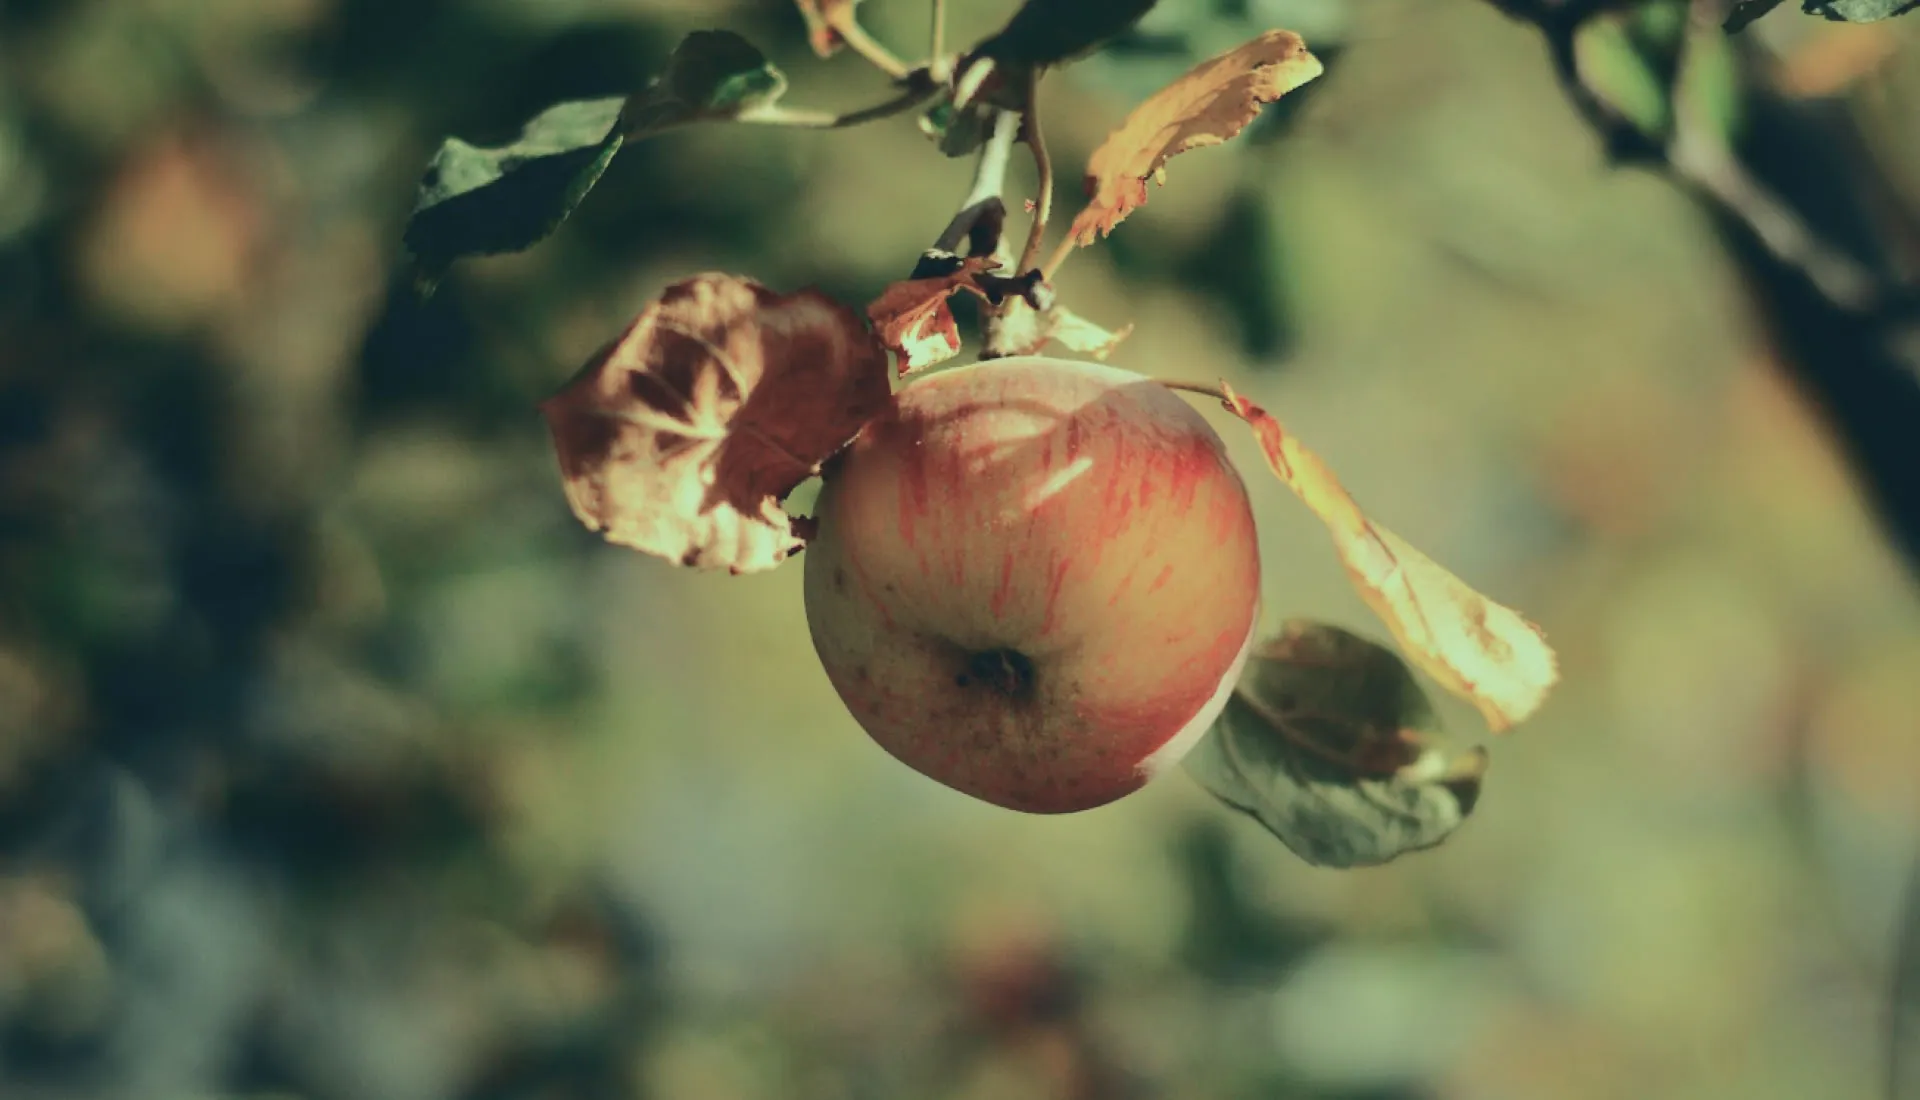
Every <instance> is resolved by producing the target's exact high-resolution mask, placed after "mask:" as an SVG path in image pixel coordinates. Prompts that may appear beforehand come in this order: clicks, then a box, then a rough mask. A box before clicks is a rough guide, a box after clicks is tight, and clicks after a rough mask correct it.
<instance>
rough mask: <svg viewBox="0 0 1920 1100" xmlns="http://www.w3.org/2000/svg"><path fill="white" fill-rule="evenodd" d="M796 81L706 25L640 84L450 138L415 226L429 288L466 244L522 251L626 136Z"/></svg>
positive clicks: (760, 99)
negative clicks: (513, 134) (499, 133)
mask: <svg viewBox="0 0 1920 1100" xmlns="http://www.w3.org/2000/svg"><path fill="white" fill-rule="evenodd" d="M786 89H787V78H786V76H785V75H783V74H782V73H781V72H780V70H779V69H776V68H774V67H773V65H771V64H769V63H768V61H767V59H766V57H765V56H764V55H763V54H761V52H760V51H759V50H757V49H755V48H754V47H753V44H752V43H750V42H748V41H747V40H746V39H744V38H741V37H740V36H739V35H737V34H734V33H732V32H731V31H696V32H694V33H693V34H690V35H688V36H687V37H686V38H684V39H682V40H681V42H680V44H679V45H678V46H676V47H675V48H674V51H673V55H672V56H671V57H670V58H668V60H667V68H666V71H665V72H664V73H662V74H661V75H660V76H659V78H657V79H656V80H654V82H653V83H652V84H651V85H649V86H648V87H647V88H646V89H645V90H643V91H640V92H637V93H635V94H634V95H631V96H628V97H626V98H624V99H622V98H620V97H614V98H610V99H589V100H576V101H573V102H568V103H561V104H557V105H555V106H553V107H549V108H547V109H546V110H545V111H542V112H541V113H540V114H539V115H538V116H537V117H535V118H534V120H533V121H532V122H529V123H527V125H526V127H525V128H524V129H523V130H521V131H520V136H519V137H518V138H516V139H515V140H514V141H512V142H510V143H508V144H506V145H502V146H499V147H496V148H483V147H480V146H476V145H469V144H468V143H466V142H464V141H461V140H460V139H459V138H448V139H447V140H446V141H445V142H444V143H443V144H442V145H441V146H440V151H439V152H438V153H436V154H435V155H434V158H433V161H432V163H431V164H429V165H428V167H427V173H426V176H425V177H424V178H423V179H422V180H421V181H420V192H419V196H418V198H417V199H416V200H415V201H414V206H413V216H412V217H411V218H409V219H408V221H407V229H406V235H405V238H404V240H405V243H406V247H407V251H409V252H411V253H412V254H413V257H414V260H415V262H416V263H417V264H418V265H419V269H420V282H421V285H422V287H423V289H431V287H432V285H433V283H434V282H435V281H436V280H438V279H439V277H440V276H441V275H442V274H443V273H444V272H445V271H446V269H447V267H448V266H449V265H451V264H452V263H453V261H455V260H457V259H459V258H461V257H463V256H484V255H490V254H493V253H499V252H517V251H519V250H520V249H523V248H526V247H528V246H529V245H532V244H535V243H536V242H538V241H540V240H541V239H543V238H545V237H546V236H548V235H549V234H551V233H552V232H553V231H554V230H555V229H557V228H559V227H560V223H561V222H563V221H565V220H566V219H567V217H568V215H570V214H572V213H573V211H574V208H575V207H577V206H579V205H580V201H581V200H582V199H584V198H585V197H586V194H587V192H588V191H590V190H592V189H593V185H594V184H596V183H598V182H599V181H600V177H601V175H602V174H604V173H605V172H606V170H607V166H608V165H609V164H611V163H613V158H614V156H615V155H616V154H617V153H619V151H620V149H621V147H622V145H624V144H625V143H626V142H628V141H632V140H635V139H637V138H642V137H646V136H649V135H652V134H657V133H660V132H661V131H663V130H669V129H672V128H674V127H676V126H684V125H686V124H688V123H693V122H705V121H715V120H726V119H735V118H743V117H753V116H754V115H755V113H756V112H761V111H765V110H769V109H771V108H772V107H773V103H774V101H775V100H777V99H779V98H780V96H781V94H782V93H784V92H785V91H786Z"/></svg>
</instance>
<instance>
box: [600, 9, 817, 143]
mask: <svg viewBox="0 0 1920 1100" xmlns="http://www.w3.org/2000/svg"><path fill="white" fill-rule="evenodd" d="M786 90H787V78H786V74H784V73H782V72H781V71H780V70H779V69H777V68H774V66H773V65H772V63H770V62H769V61H768V60H767V58H766V55H764V54H762V53H761V52H760V51H759V50H758V49H755V48H754V45H753V43H751V42H748V41H747V40H746V39H744V38H742V37H740V36H739V35H737V34H734V33H733V32H732V31H695V32H694V33H692V34H690V35H688V36H687V37H686V38H684V39H682V40H681V42H680V45H678V46H676V47H674V51H673V56H672V57H671V58H669V59H668V60H667V71H666V73H665V74H663V75H662V76H661V77H660V79H659V80H656V81H654V82H653V84H652V85H651V86H650V87H648V88H647V89H646V90H645V91H643V92H640V93H638V94H636V95H635V96H633V98H632V99H630V100H629V101H628V102H627V113H626V135H627V137H628V138H630V139H631V138H635V137H639V136H641V135H643V134H650V133H657V132H659V131H661V130H665V129H668V128H670V127H674V126H681V125H685V124H686V123H689V122H702V121H713V120H725V119H730V118H739V117H740V116H741V115H743V114H746V113H748V112H750V111H752V110H753V109H755V108H757V107H766V106H769V105H771V104H772V103H773V102H774V101H775V100H777V99H779V98H780V96H781V95H782V94H784V93H785V92H786Z"/></svg>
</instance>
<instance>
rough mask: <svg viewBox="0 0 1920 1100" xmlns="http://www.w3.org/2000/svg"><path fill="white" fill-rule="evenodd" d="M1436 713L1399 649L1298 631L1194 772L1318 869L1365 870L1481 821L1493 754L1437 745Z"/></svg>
mask: <svg viewBox="0 0 1920 1100" xmlns="http://www.w3.org/2000/svg"><path fill="white" fill-rule="evenodd" d="M1439 730H1440V722H1439V719H1438V718H1437V717H1436V716H1435V714H1434V711H1433V705H1432V703H1430V702H1429V701H1428V699H1427V697H1426V694H1425V693H1424V692H1422V691H1421V690H1420V685H1419V684H1417V683H1415V682H1414V679H1413V674H1412V673H1411V672H1410V671H1408V669H1407V666H1406V664H1405V663H1404V662H1402V661H1401V660H1400V658H1399V657H1398V656H1397V655H1396V654H1394V653H1393V652H1392V651H1391V650H1389V649H1387V648H1385V647H1383V646H1380V645H1376V644H1374V643H1373V642H1370V641H1367V640H1366V639H1364V638H1361V637H1359V636H1357V635H1354V634H1350V633H1348V632H1347V631H1345V630H1341V629H1340V628H1338V627H1334V626H1329V625H1326V624H1323V623H1306V622H1294V623H1289V624H1287V628H1286V630H1285V631H1284V632H1283V633H1282V635H1281V637H1280V638H1278V639H1276V640H1275V641H1273V642H1270V643H1268V644H1267V645H1266V646H1264V647H1263V648H1262V649H1261V650H1260V651H1258V652H1256V653H1255V654H1254V656H1253V657H1252V658H1251V659H1250V660H1249V661H1248V665H1247V670H1246V672H1245V673H1244V674H1243V675H1242V676H1241V680H1240V686H1239V689H1238V691H1237V692H1236V693H1235V695H1234V698H1233V699H1232V700H1231V701H1230V702H1229V703H1228V704H1227V709H1226V710H1225V711H1224V712H1222V714H1221V716H1220V718H1219V719H1218V720H1217V721H1216V722H1215V723H1214V726H1213V729H1212V730H1210V731H1208V733H1207V736H1206V737H1205V738H1204V739H1203V740H1202V741H1201V742H1200V743H1199V744H1198V745H1197V746H1195V747H1194V749H1193V751H1192V752H1191V753H1189V754H1188V756H1187V758H1186V760H1185V766H1186V769H1187V771H1188V773H1189V774H1190V775H1192V776H1193V777H1194V778H1195V779H1196V780H1198V781H1199V782H1200V784H1201V785H1202V786H1204V787H1206V788H1207V790H1209V791H1211V792H1213V794H1214V796H1215V797H1217V798H1219V799H1220V800H1221V801H1222V802H1225V803H1226V804H1227V805H1229V806H1232V807H1233V808H1235V809H1237V810H1240V811H1242V812H1243V813H1246V814H1247V815H1249V816H1251V817H1252V818H1254V820H1256V821H1258V822H1260V823H1261V824H1262V825H1265V826H1266V827H1267V829H1268V830H1270V831H1271V832H1272V833H1273V835H1275V836H1277V837H1279V838H1280V840H1281V841H1282V842H1284V843H1285V844H1286V846H1287V847H1289V848H1291V849H1293V851H1294V852H1295V853H1296V854H1298V855H1299V856H1300V857H1301V858H1302V859H1305V860H1306V861H1308V862H1309V863H1315V864H1319V865H1321V866H1327V867H1363V866H1369V865H1372V864H1378V863H1385V862H1387V861H1388V860H1391V859H1393V858H1394V857H1395V856H1398V855H1402V854H1404V853H1406V852H1410V851H1415V850H1418V849H1421V848H1430V847H1432V846H1434V845H1435V844H1438V843H1440V842H1441V841H1442V840H1445V839H1446V838H1447V837H1448V836H1449V835H1450V834H1451V833H1452V832H1453V831H1454V830H1455V829H1456V828H1458V827H1459V826H1460V823H1461V822H1462V821H1464V820H1465V819H1466V816H1467V814H1469V813H1470V812H1472V810H1473V805H1474V802H1475V800H1476V799H1477V798H1478V796H1479V790H1480V783H1479V773H1480V770H1481V768H1482V766H1483V765H1484V762H1485V758H1484V755H1482V754H1479V753H1477V752H1476V753H1475V754H1472V755H1469V756H1465V757H1462V758H1460V759H1459V760H1458V761H1449V760H1448V759H1447V757H1446V756H1445V755H1444V754H1443V753H1442V752H1441V751H1440V750H1438V749H1436V748H1432V747H1429V746H1428V745H1427V744H1426V742H1427V740H1428V739H1429V738H1430V737H1431V736H1432V735H1433V734H1436V733H1438V732H1439Z"/></svg>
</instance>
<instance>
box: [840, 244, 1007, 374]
mask: <svg viewBox="0 0 1920 1100" xmlns="http://www.w3.org/2000/svg"><path fill="white" fill-rule="evenodd" d="M999 262H1000V261H999V260H998V259H996V258H995V257H993V256H969V257H967V258H965V259H964V260H962V261H961V262H960V266H959V267H958V268H956V269H955V270H953V271H951V272H949V273H947V274H945V275H935V276H932V277H929V278H925V279H903V280H901V281H900V282H897V283H894V284H892V285H890V286H888V287H887V289H885V290H883V291H881V292H880V296H879V297H878V298H875V299H874V300H873V302H872V303H871V304H870V305H868V306H867V317H868V318H869V319H871V320H872V321H873V331H874V335H876V336H878V337H879V338H880V342H881V343H882V344H884V345H886V347H887V349H888V350H890V351H892V352H893V353H894V354H895V355H898V356H899V357H900V373H901V374H906V373H907V372H908V371H911V370H916V369H918V368H920V367H928V366H932V365H933V364H935V363H940V362H944V361H946V360H948V359H951V358H953V357H954V356H955V355H958V354H959V353H960V327H959V326H958V325H957V324H955V323H954V320H953V310H952V308H950V307H949V306H948V305H947V299H948V298H951V297H953V295H954V294H955V293H957V292H959V291H962V290H965V291H970V292H972V293H973V294H976V295H978V296H980V297H981V298H986V297H987V292H986V291H985V290H982V289H981V287H980V284H979V282H978V280H979V277H980V276H981V275H983V274H986V273H987V272H988V271H990V270H992V269H993V268H994V267H995V266H996V265H997V264H999Z"/></svg>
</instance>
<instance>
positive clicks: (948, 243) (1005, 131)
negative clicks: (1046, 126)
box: [913, 111, 1020, 279]
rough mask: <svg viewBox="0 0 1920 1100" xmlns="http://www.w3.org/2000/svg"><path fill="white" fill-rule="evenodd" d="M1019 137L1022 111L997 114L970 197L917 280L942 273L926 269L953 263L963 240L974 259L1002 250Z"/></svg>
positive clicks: (923, 263) (976, 164)
mask: <svg viewBox="0 0 1920 1100" xmlns="http://www.w3.org/2000/svg"><path fill="white" fill-rule="evenodd" d="M1019 134H1020V114H1019V112H1017V111H999V112H996V113H995V114H994V116H993V131H992V133H991V134H989V135H988V137H987V140H986V141H985V142H983V143H982V144H981V146H980V157H979V159H978V160H976V161H974V165H973V183H972V184H971V185H970V186H969V187H968V188H967V197H966V198H964V199H962V200H961V201H960V212H959V213H957V214H955V215H954V216H953V220H952V221H949V222H948V223H947V227H946V229H944V230H942V231H941V233H940V237H939V239H937V240H935V241H934V242H933V247H932V248H930V249H928V250H927V251H926V252H924V253H922V254H921V256H920V263H919V265H918V266H916V267H915V268H914V274H913V277H914V278H916V279H918V278H924V277H926V276H927V275H930V274H938V272H937V271H929V270H926V269H927V268H928V266H929V265H940V264H946V263H951V262H953V258H954V257H955V256H956V255H957V253H958V251H959V248H960V242H961V241H963V240H965V241H967V242H968V247H967V254H968V255H970V256H985V255H989V254H990V253H992V252H993V250H994V249H995V248H997V247H999V244H1000V228H1001V226H1002V225H1004V224H1005V222H1006V218H1007V207H1006V203H1005V202H1004V201H1003V200H1002V199H1001V197H1000V193H1001V191H1002V190H1004V189H1005V187H1006V182H1007V163H1008V161H1010V160H1011V159H1012V158H1013V142H1014V139H1015V138H1016V137H1018V136H1019Z"/></svg>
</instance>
